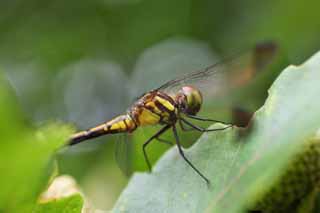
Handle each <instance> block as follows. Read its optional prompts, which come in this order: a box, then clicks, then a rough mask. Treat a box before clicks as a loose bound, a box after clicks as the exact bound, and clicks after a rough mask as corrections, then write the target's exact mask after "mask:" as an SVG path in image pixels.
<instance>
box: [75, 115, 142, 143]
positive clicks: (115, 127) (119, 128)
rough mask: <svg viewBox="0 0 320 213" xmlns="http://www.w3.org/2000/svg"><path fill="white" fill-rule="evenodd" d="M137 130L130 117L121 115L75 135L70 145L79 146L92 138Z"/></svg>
mask: <svg viewBox="0 0 320 213" xmlns="http://www.w3.org/2000/svg"><path fill="white" fill-rule="evenodd" d="M136 128H137V125H136V124H135V122H134V121H133V120H132V118H131V117H130V116H129V115H120V116H117V117H115V118H114V119H112V120H110V121H108V122H106V123H103V124H100V125H98V126H96V127H93V128H90V129H88V130H85V131H81V132H78V133H76V134H74V135H73V136H72V137H71V139H70V145H73V144H77V143H80V142H81V141H84V140H88V139H91V138H96V137H99V136H101V135H106V134H116V133H121V132H132V131H134V130H135V129H136Z"/></svg>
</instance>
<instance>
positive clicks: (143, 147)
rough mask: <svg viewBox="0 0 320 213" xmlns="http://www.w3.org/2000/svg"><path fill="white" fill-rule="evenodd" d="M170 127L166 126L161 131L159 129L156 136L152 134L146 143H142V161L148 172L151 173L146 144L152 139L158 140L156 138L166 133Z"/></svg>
mask: <svg viewBox="0 0 320 213" xmlns="http://www.w3.org/2000/svg"><path fill="white" fill-rule="evenodd" d="M170 126H171V125H166V126H165V127H163V128H162V129H160V130H159V131H158V132H157V133H156V134H154V135H153V136H151V137H150V138H149V139H148V140H147V141H146V142H144V143H143V145H142V150H143V156H144V159H145V161H146V163H147V165H148V168H149V171H150V172H151V163H150V161H149V158H148V155H147V150H146V148H147V146H148V144H149V143H150V142H151V141H152V140H153V139H158V137H159V136H160V135H162V134H163V133H164V132H165V131H167V130H168V129H169V128H170Z"/></svg>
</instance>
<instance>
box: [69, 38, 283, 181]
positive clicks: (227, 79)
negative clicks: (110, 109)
mask: <svg viewBox="0 0 320 213" xmlns="http://www.w3.org/2000/svg"><path fill="white" fill-rule="evenodd" d="M276 52H277V45H275V43H273V42H265V43H260V44H257V45H256V46H255V47H253V48H252V49H250V50H249V51H246V52H245V53H241V54H237V55H234V56H232V57H230V58H227V59H225V60H222V61H220V62H218V63H216V64H214V65H211V66H209V67H206V68H205V69H202V70H199V71H195V72H191V73H187V74H185V75H183V76H181V77H178V78H176V79H173V80H170V81H168V82H166V83H164V84H163V85H161V86H160V87H158V88H155V89H153V90H151V91H148V92H146V93H144V94H142V95H141V96H140V97H139V98H137V99H136V101H135V102H134V103H133V104H132V105H131V106H130V107H129V108H128V110H127V112H126V113H124V114H121V115H118V116H116V117H114V118H113V119H111V120H108V121H106V122H105V123H102V124H100V125H97V126H95V127H93V128H90V129H87V130H84V131H80V132H77V133H75V134H73V135H72V136H71V138H70V140H69V145H75V144H78V143H80V142H83V141H86V140H89V139H92V138H96V137H100V136H102V135H110V134H120V133H134V132H135V130H137V129H138V128H143V127H145V126H155V125H158V126H160V127H161V128H159V130H158V131H157V132H155V133H154V134H153V135H152V136H151V137H150V138H149V139H148V140H146V141H145V142H144V143H143V145H142V150H143V154H144V159H145V161H146V164H147V166H148V168H149V171H150V172H151V163H150V161H149V158H148V154H147V149H146V148H147V147H148V145H149V144H151V142H152V141H155V140H158V141H160V142H169V141H165V140H163V139H162V138H161V135H163V134H164V133H165V132H167V131H172V132H173V136H174V137H173V138H174V139H175V144H176V145H177V149H178V153H179V154H180V156H181V157H182V159H183V160H184V161H185V162H186V163H187V164H188V165H189V166H190V167H191V168H192V169H193V170H194V171H195V172H196V173H197V174H198V175H199V176H200V177H201V178H202V179H203V180H204V181H205V182H206V183H207V184H208V185H209V184H210V181H209V179H208V178H207V177H206V176H205V175H204V174H203V173H202V172H201V171H200V170H199V169H197V167H196V166H195V165H194V164H193V163H192V162H191V160H190V159H189V158H188V157H187V156H186V155H185V153H184V150H183V148H182V145H181V141H180V138H179V135H178V131H177V126H180V128H181V130H182V131H191V130H195V131H199V132H215V131H222V130H225V129H228V128H230V127H233V126H234V124H233V123H229V122H223V121H220V120H215V119H211V118H207V117H201V116H199V113H200V112H201V111H202V110H203V109H204V108H206V107H210V103H212V101H213V102H214V100H215V99H217V98H218V97H221V96H224V95H228V94H229V92H230V91H233V90H237V88H239V87H242V86H244V85H246V84H248V82H250V81H251V80H252V79H254V77H255V76H257V74H258V73H259V72H258V71H259V70H263V69H264V68H265V67H266V66H267V65H268V64H270V63H271V61H272V60H271V59H272V58H273V57H274V56H275V53H276ZM209 100H211V101H209ZM195 120H197V121H198V122H213V123H222V124H223V125H224V126H223V127H219V128H203V127H201V126H199V125H196V124H195V123H194V122H193V121H195Z"/></svg>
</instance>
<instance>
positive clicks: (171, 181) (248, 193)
mask: <svg viewBox="0 0 320 213" xmlns="http://www.w3.org/2000/svg"><path fill="white" fill-rule="evenodd" d="M319 70H320V53H318V54H317V55H315V56H314V57H312V58H311V59H310V60H309V61H308V62H306V63H305V64H303V65H301V66H299V67H296V66H289V67H288V68H286V69H285V70H284V71H283V72H282V73H281V75H280V76H279V77H278V79H277V80H276V81H275V82H274V84H273V86H272V87H271V88H270V89H269V96H268V98H267V100H266V102H265V104H264V106H263V107H262V108H261V109H260V110H259V111H258V112H256V114H255V117H254V120H253V128H252V129H251V130H252V131H251V133H250V134H249V135H247V136H245V137H239V133H240V130H239V129H238V128H233V129H229V130H225V131H221V132H214V133H205V134H203V135H202V137H201V138H200V139H199V140H198V142H197V143H196V144H195V145H194V146H192V147H191V148H190V149H188V150H185V152H186V156H187V157H188V158H189V159H190V160H191V161H192V162H193V164H194V165H196V167H197V168H198V169H199V170H200V171H202V172H203V173H204V174H205V175H206V176H207V177H208V178H209V179H210V180H211V184H212V186H211V187H210V188H208V187H207V186H206V184H205V182H204V181H203V180H202V179H201V178H200V177H199V176H198V175H197V174H196V173H195V172H194V171H193V170H192V169H191V168H190V167H189V166H188V165H187V164H186V163H185V162H184V161H183V160H182V158H181V157H180V156H179V154H178V152H177V149H176V147H174V148H172V149H170V150H169V151H168V152H167V153H166V154H165V155H164V156H163V157H162V158H161V159H160V160H159V162H158V163H157V164H156V166H155V167H154V168H153V172H152V173H151V174H147V173H137V174H135V175H134V176H133V177H132V179H131V181H130V182H129V185H128V186H127V188H126V189H125V190H124V191H123V193H122V194H121V196H120V198H119V199H118V201H117V203H116V205H115V207H114V210H115V212H121V211H122V212H126V211H128V212H241V211H244V210H247V209H250V210H252V209H260V210H263V209H267V210H270V209H271V210H275V209H278V208H279V209H281V210H283V209H290V208H293V207H295V206H296V203H295V202H296V201H299V200H301V199H303V197H304V196H307V195H308V194H310V193H312V191H313V190H312V188H313V187H315V186H316V185H317V183H318V182H317V179H318V180H319V178H320V177H319V174H316V173H314V176H313V178H315V179H314V180H312V178H310V175H309V174H311V173H312V171H317V170H319V169H320V164H319V163H318V162H320V161H319V157H318V156H319V153H320V149H319V148H318V144H319V143H320V139H319V136H317V137H318V138H317V137H315V135H316V133H317V131H319V127H320V99H319V94H320V84H319V82H320V71H319ZM217 126H220V125H214V126H213V127H217ZM318 134H319V133H318ZM286 180H287V181H286ZM301 192H303V193H301ZM279 195H280V196H279ZM268 196H273V197H272V198H274V199H268ZM289 197H290V198H289ZM284 201H289V203H286V202H284ZM282 204H284V205H282Z"/></svg>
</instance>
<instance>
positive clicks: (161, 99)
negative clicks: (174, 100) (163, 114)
mask: <svg viewBox="0 0 320 213" xmlns="http://www.w3.org/2000/svg"><path fill="white" fill-rule="evenodd" d="M156 100H157V101H159V102H160V103H161V104H162V105H163V106H164V107H166V108H167V109H168V110H170V111H174V106H173V105H172V104H171V103H170V102H169V101H167V100H166V99H164V98H161V97H159V96H156Z"/></svg>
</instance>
